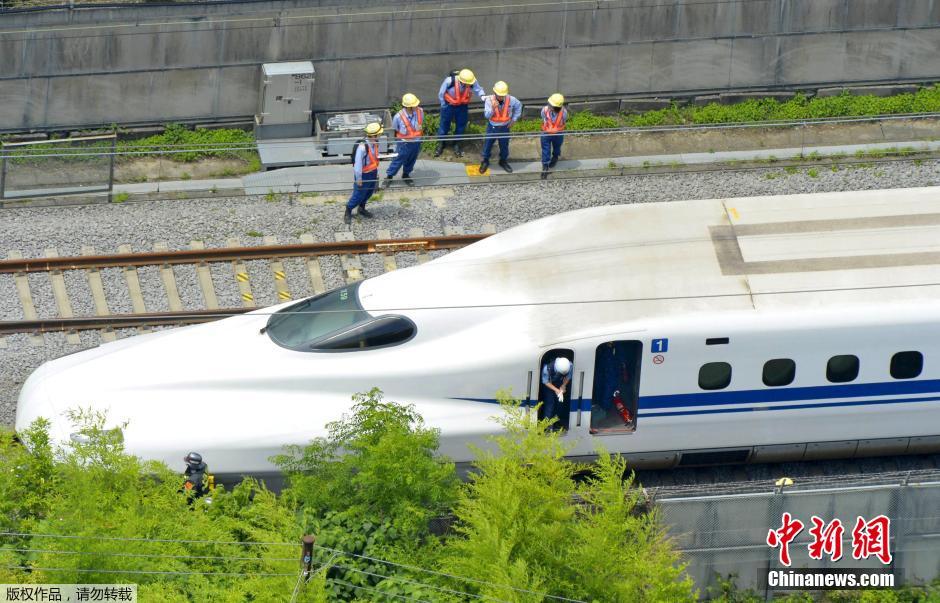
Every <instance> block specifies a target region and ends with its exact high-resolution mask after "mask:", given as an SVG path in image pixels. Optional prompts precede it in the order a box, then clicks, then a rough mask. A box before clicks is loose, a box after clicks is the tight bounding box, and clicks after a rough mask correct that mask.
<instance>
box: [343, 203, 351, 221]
mask: <svg viewBox="0 0 940 603" xmlns="http://www.w3.org/2000/svg"><path fill="white" fill-rule="evenodd" d="M343 222H345V223H346V224H352V210H351V209H350V208H348V207H347V208H346V213H345V214H343Z"/></svg>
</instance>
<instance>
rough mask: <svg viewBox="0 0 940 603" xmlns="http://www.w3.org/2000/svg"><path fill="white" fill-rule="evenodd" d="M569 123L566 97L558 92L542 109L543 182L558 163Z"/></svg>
mask: <svg viewBox="0 0 940 603" xmlns="http://www.w3.org/2000/svg"><path fill="white" fill-rule="evenodd" d="M567 123H568V110H567V109H565V97H564V96H562V95H561V94H559V93H557V92H556V93H555V94H553V95H551V96H549V97H548V104H547V105H545V106H544V107H542V180H545V179H546V178H548V170H549V169H551V168H553V167H555V164H556V163H558V157H559V156H561V144H562V143H563V142H564V141H565V135H564V131H565V124H567Z"/></svg>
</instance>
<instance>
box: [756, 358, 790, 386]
mask: <svg viewBox="0 0 940 603" xmlns="http://www.w3.org/2000/svg"><path fill="white" fill-rule="evenodd" d="M795 377H796V363H795V362H793V361H792V360H790V359H789V358H774V359H773V360H768V361H767V362H765V363H764V375H763V379H764V385H766V386H768V387H780V386H783V385H790V384H791V383H793V379H794V378H795Z"/></svg>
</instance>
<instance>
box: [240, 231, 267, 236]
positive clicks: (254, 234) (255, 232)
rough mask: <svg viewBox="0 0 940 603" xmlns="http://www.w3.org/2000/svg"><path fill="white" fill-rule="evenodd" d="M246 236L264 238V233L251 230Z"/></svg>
mask: <svg viewBox="0 0 940 603" xmlns="http://www.w3.org/2000/svg"><path fill="white" fill-rule="evenodd" d="M245 234H246V235H248V236H249V237H263V236H264V233H263V232H258V231H257V230H249V231H248V232H246V233H245Z"/></svg>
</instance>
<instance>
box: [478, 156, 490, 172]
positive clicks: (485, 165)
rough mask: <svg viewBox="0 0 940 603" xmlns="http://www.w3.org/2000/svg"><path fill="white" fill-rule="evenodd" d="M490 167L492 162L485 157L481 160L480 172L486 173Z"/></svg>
mask: <svg viewBox="0 0 940 603" xmlns="http://www.w3.org/2000/svg"><path fill="white" fill-rule="evenodd" d="M488 169H490V162H489V161H487V160H485V159H484V160H483V161H481V162H480V173H481V174H485V173H486V170H488Z"/></svg>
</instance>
